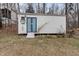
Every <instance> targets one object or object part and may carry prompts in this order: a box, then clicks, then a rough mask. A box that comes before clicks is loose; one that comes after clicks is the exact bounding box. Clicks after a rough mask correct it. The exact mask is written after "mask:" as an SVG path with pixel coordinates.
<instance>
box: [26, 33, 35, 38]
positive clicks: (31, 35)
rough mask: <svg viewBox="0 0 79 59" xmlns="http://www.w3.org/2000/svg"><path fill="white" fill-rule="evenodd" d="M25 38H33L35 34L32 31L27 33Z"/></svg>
mask: <svg viewBox="0 0 79 59" xmlns="http://www.w3.org/2000/svg"><path fill="white" fill-rule="evenodd" d="M26 38H35V34H34V33H27V36H26Z"/></svg>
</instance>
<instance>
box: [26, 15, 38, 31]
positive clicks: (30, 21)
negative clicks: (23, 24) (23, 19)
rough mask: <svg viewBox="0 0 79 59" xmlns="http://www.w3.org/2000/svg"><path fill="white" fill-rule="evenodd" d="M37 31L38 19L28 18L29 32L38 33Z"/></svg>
mask: <svg viewBox="0 0 79 59" xmlns="http://www.w3.org/2000/svg"><path fill="white" fill-rule="evenodd" d="M36 31H37V18H36V17H28V18H27V32H36Z"/></svg>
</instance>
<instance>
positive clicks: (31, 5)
mask: <svg viewBox="0 0 79 59" xmlns="http://www.w3.org/2000/svg"><path fill="white" fill-rule="evenodd" d="M34 12H35V11H34V9H33V4H32V3H28V8H27V10H26V13H34Z"/></svg>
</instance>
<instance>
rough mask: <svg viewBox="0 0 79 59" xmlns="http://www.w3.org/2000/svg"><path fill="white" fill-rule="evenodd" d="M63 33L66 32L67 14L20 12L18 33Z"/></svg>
mask: <svg viewBox="0 0 79 59" xmlns="http://www.w3.org/2000/svg"><path fill="white" fill-rule="evenodd" d="M30 32H31V33H35V34H63V33H66V16H52V15H40V14H19V15H18V34H27V33H30Z"/></svg>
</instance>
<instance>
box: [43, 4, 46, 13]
mask: <svg viewBox="0 0 79 59" xmlns="http://www.w3.org/2000/svg"><path fill="white" fill-rule="evenodd" d="M45 11H46V4H45V3H43V14H45Z"/></svg>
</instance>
